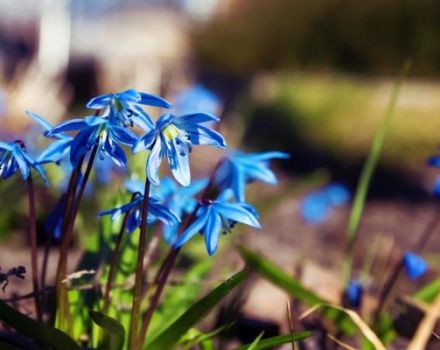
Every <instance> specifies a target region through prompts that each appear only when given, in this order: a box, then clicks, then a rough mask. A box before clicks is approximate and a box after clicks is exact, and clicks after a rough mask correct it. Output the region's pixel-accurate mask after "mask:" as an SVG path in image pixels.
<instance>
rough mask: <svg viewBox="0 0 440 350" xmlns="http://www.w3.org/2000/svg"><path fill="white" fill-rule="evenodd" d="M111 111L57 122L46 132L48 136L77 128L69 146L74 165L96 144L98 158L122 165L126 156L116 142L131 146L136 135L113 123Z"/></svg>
mask: <svg viewBox="0 0 440 350" xmlns="http://www.w3.org/2000/svg"><path fill="white" fill-rule="evenodd" d="M110 114H111V111H110V110H109V111H107V113H106V114H103V115H102V116H88V117H85V118H83V119H71V120H67V121H65V122H62V123H60V124H58V125H57V126H55V127H53V128H52V130H51V131H49V132H48V136H49V137H51V136H54V135H58V134H60V133H61V134H62V133H64V132H67V131H72V130H78V131H79V132H78V133H77V134H76V135H75V137H74V139H73V141H72V143H71V146H70V161H71V163H72V165H74V166H75V164H77V162H78V161H79V160H80V159H81V157H83V156H84V155H85V154H86V153H87V152H88V151H90V150H91V149H92V147H94V146H95V145H96V144H97V145H98V154H99V158H100V159H101V160H102V159H104V156H105V155H106V156H108V157H110V158H111V159H112V160H113V161H114V162H115V164H116V165H118V166H124V165H125V164H126V163H127V156H126V155H125V153H124V151H123V149H122V148H121V147H120V146H119V145H118V143H121V144H124V145H128V146H133V145H134V144H135V142H136V141H137V136H136V134H134V133H133V132H132V131H130V130H129V129H127V128H125V127H122V126H119V125H117V124H115V123H113V121H112V119H111V118H110V117H109V115H110Z"/></svg>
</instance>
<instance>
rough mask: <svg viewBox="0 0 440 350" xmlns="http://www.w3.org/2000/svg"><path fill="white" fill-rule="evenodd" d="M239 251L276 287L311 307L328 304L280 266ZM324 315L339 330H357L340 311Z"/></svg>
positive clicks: (347, 331) (240, 248)
mask: <svg viewBox="0 0 440 350" xmlns="http://www.w3.org/2000/svg"><path fill="white" fill-rule="evenodd" d="M239 250H240V253H241V256H242V257H243V259H244V260H245V261H246V263H247V264H248V265H249V266H250V267H251V268H252V269H254V270H255V271H256V272H258V273H259V274H261V275H262V276H264V277H265V278H266V279H268V280H269V281H270V282H272V283H273V284H275V285H276V286H278V287H280V288H281V289H284V290H285V291H286V292H288V293H289V294H290V295H292V296H295V297H296V298H297V299H298V300H300V301H302V302H303V303H305V304H307V305H310V306H316V305H321V304H328V301H327V300H325V299H323V298H321V297H320V296H318V295H316V294H315V293H314V292H313V291H311V290H310V289H307V288H306V287H304V286H302V285H301V283H300V282H299V281H298V280H296V279H295V278H293V277H291V276H289V275H288V274H287V273H286V272H284V271H283V270H282V269H281V268H280V267H279V266H277V265H276V264H274V263H273V262H271V261H270V260H268V259H267V258H265V257H263V256H261V255H259V254H257V253H255V252H253V251H251V250H249V249H247V248H245V247H239ZM323 314H324V316H325V317H327V318H328V319H331V320H333V321H334V322H335V323H336V324H338V326H339V328H340V329H341V330H343V331H344V332H346V333H349V334H351V333H353V331H355V329H356V328H355V325H354V324H353V322H352V321H351V320H350V319H349V317H347V316H346V315H345V314H344V313H343V312H341V311H339V310H325V311H324V312H323Z"/></svg>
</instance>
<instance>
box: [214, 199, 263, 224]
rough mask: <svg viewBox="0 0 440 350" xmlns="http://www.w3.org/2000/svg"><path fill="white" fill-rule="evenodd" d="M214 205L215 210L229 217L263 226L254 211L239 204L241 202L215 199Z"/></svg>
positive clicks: (243, 222)
mask: <svg viewBox="0 0 440 350" xmlns="http://www.w3.org/2000/svg"><path fill="white" fill-rule="evenodd" d="M212 206H213V207H214V208H215V210H216V211H217V212H218V213H219V214H220V215H222V216H224V217H225V218H227V219H230V220H233V221H236V222H240V223H242V224H246V225H249V226H252V227H255V228H261V225H260V223H259V222H258V220H257V218H256V217H255V215H254V213H252V212H251V211H250V210H248V209H247V208H244V207H242V206H240V205H239V203H222V202H219V201H215V202H214V203H213V204H212Z"/></svg>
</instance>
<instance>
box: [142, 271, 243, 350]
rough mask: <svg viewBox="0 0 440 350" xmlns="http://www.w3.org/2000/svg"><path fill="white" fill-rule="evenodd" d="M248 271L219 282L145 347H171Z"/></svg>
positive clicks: (158, 348)
mask: <svg viewBox="0 0 440 350" xmlns="http://www.w3.org/2000/svg"><path fill="white" fill-rule="evenodd" d="M248 273H249V272H248V271H247V270H242V271H240V272H238V273H236V274H235V275H233V276H232V277H230V278H229V279H227V280H226V281H224V282H223V283H221V284H220V285H219V286H217V287H216V288H215V289H214V290H213V291H211V292H210V293H209V294H207V295H206V296H204V297H203V298H202V299H200V300H199V301H197V302H196V303H195V304H193V305H192V306H191V307H190V308H189V309H187V310H186V311H185V312H184V313H183V314H182V315H181V316H180V317H179V318H178V319H177V320H176V321H174V322H173V323H172V324H171V325H170V326H169V327H168V328H167V329H165V330H164V331H163V332H162V333H160V334H159V335H158V336H157V337H156V338H154V339H153V340H152V341H149V342H147V345H146V347H145V348H146V349H148V350H156V349H157V350H162V349H171V348H172V346H173V345H174V344H175V343H177V342H178V341H179V339H180V338H181V337H182V336H183V335H184V334H185V333H186V332H187V331H188V330H189V329H190V328H191V327H193V326H194V325H195V324H196V323H197V322H199V321H200V320H201V319H203V318H204V317H205V315H206V314H207V313H209V312H210V311H211V310H212V309H213V308H214V306H216V305H217V304H218V303H219V302H220V301H221V300H222V299H223V298H224V297H225V296H226V295H228V294H229V292H230V291H232V290H233V289H234V288H235V287H236V286H238V285H239V284H240V283H241V282H242V281H243V280H244V279H245V278H246V277H247V276H248Z"/></svg>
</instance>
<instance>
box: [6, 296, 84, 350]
mask: <svg viewBox="0 0 440 350" xmlns="http://www.w3.org/2000/svg"><path fill="white" fill-rule="evenodd" d="M0 319H1V320H2V321H3V322H5V323H6V324H8V325H9V326H11V327H12V328H15V329H16V330H17V331H19V332H20V333H21V334H23V335H26V336H28V337H31V338H34V339H37V340H39V341H40V342H42V343H44V344H46V345H50V346H51V347H53V348H54V349H60V350H79V349H80V348H79V346H78V344H76V342H75V341H74V340H73V339H72V338H70V337H69V336H68V335H67V334H66V333H63V332H61V331H60V330H58V329H56V328H52V327H49V326H46V325H45V324H43V323H40V322H37V321H35V320H33V319H31V318H29V317H27V316H26V315H23V314H22V313H20V312H18V311H17V310H15V309H14V308H12V307H11V306H9V305H8V304H6V303H5V302H3V301H0Z"/></svg>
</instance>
